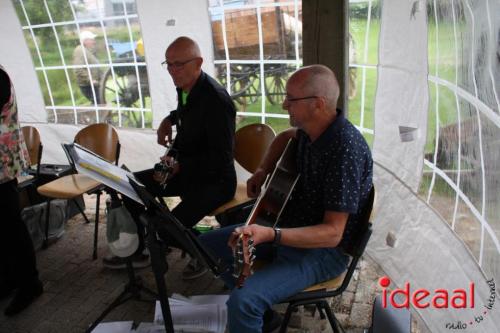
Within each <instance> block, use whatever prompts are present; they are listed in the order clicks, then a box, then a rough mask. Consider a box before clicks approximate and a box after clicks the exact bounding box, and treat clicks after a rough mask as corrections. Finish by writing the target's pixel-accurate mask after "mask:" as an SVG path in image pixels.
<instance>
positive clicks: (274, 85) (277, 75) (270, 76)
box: [264, 65, 288, 105]
mask: <svg viewBox="0 0 500 333" xmlns="http://www.w3.org/2000/svg"><path fill="white" fill-rule="evenodd" d="M287 74H288V69H287V67H286V65H277V66H275V67H274V66H273V67H271V68H269V69H266V74H265V76H266V79H265V81H264V83H265V84H264V85H265V88H266V96H267V100H268V101H269V102H270V103H271V104H273V105H281V104H282V103H283V100H284V99H285V94H286V88H285V85H286V78H287Z"/></svg>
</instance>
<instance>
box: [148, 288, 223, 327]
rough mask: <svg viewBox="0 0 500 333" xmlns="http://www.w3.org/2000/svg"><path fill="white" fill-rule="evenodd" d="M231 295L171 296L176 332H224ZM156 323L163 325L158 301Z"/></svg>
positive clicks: (170, 301) (170, 303)
mask: <svg viewBox="0 0 500 333" xmlns="http://www.w3.org/2000/svg"><path fill="white" fill-rule="evenodd" d="M228 298H229V295H199V296H191V297H189V298H188V297H184V296H182V295H178V294H174V295H172V297H171V298H169V305H170V311H171V313H172V321H173V323H174V330H175V332H193V333H194V332H206V333H224V330H225V328H226V323H227V307H226V301H227V299H228ZM154 324H155V325H157V326H162V325H163V316H162V312H161V306H160V302H159V301H157V302H156V308H155V317H154Z"/></svg>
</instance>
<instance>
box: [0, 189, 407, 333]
mask: <svg viewBox="0 0 500 333" xmlns="http://www.w3.org/2000/svg"><path fill="white" fill-rule="evenodd" d="M104 200H105V198H103V202H102V204H101V207H105V205H104ZM85 201H86V207H87V209H86V214H87V216H88V217H89V219H90V221H92V222H93V219H94V207H95V204H94V202H95V201H93V198H92V197H86V198H85ZM100 220H101V223H100V225H99V246H98V255H99V258H98V259H97V260H92V240H93V232H94V225H93V223H90V224H85V223H84V221H83V218H82V217H81V215H77V216H75V217H74V218H72V219H70V220H69V221H68V222H67V224H66V227H65V233H64V235H63V236H62V237H61V238H60V239H59V240H58V241H56V242H54V243H53V244H51V245H50V246H49V248H48V249H46V250H40V251H38V252H37V262H38V269H39V272H40V278H41V280H42V281H43V283H44V289H45V292H44V293H43V295H42V296H41V297H40V298H39V299H37V300H36V301H35V302H34V303H33V304H32V305H31V306H30V307H29V308H28V309H26V310H25V311H24V312H22V313H21V314H19V315H18V316H16V317H14V318H7V317H5V316H4V315H3V311H2V313H1V314H0V333H31V332H33V333H35V332H36V333H46V332H47V333H49V332H52V333H58V332H61V333H62V332H64V333H67V332H84V331H85V329H86V328H87V327H88V326H89V325H90V324H91V323H92V322H93V321H94V320H95V319H96V318H97V317H98V316H99V314H100V313H101V312H102V311H103V310H104V309H105V308H106V307H107V306H108V305H109V304H110V303H111V302H112V300H114V299H115V298H116V297H117V296H118V295H119V294H120V293H121V292H122V290H123V288H124V286H125V284H126V282H127V274H126V272H125V271H124V270H123V271H121V270H118V271H117V270H110V269H107V268H105V267H103V266H102V263H101V258H102V257H104V256H105V255H106V254H107V245H106V242H105V234H106V226H105V223H104V221H105V212H104V208H103V209H101V211H100ZM187 261H188V259H187V258H182V257H181V254H180V251H178V250H173V251H172V252H171V253H170V254H169V255H168V256H167V262H168V265H169V271H168V273H167V275H166V284H167V289H168V291H169V292H170V293H171V292H176V293H180V294H183V295H186V296H189V295H199V294H220V293H227V291H225V290H224V288H223V284H222V282H221V281H220V280H218V279H216V278H214V277H213V276H212V274H205V275H204V276H203V277H202V278H199V279H197V280H195V281H192V282H186V281H183V280H182V279H181V278H180V276H181V271H182V269H183V268H184V266H185V265H186V264H187ZM136 273H137V275H138V276H140V277H141V278H142V280H143V281H144V284H145V285H146V286H147V287H149V288H150V289H153V290H156V288H155V282H154V276H153V273H152V271H151V268H150V267H149V268H144V269H140V270H137V271H136ZM381 275H383V272H382V271H381V270H380V268H379V267H378V266H377V265H376V264H375V263H374V262H373V261H372V260H370V259H369V258H363V259H362V260H361V263H360V268H359V269H358V271H356V274H355V276H354V279H353V281H351V284H350V286H349V288H348V290H347V291H346V292H344V294H343V295H342V296H341V297H338V298H336V299H334V300H333V301H332V303H333V309H334V312H335V313H336V315H337V317H338V318H339V320H340V321H341V323H342V324H343V326H344V327H345V328H346V329H347V330H346V331H347V332H350V333H361V332H363V329H364V328H367V327H369V326H370V323H371V311H372V310H371V309H372V302H373V299H374V297H375V295H376V294H377V293H379V292H380V290H378V289H377V280H378V278H379V277H380V276H381ZM8 301H9V300H8V299H4V300H2V301H0V308H1V309H4V308H5V307H6V305H7V304H8ZM276 309H277V310H278V311H284V310H285V307H284V306H283V305H278V306H276ZM153 313H154V305H153V303H145V302H139V301H135V300H134V301H128V302H126V303H124V304H123V305H121V306H119V307H118V308H116V309H115V310H114V311H112V312H111V313H110V314H109V315H108V316H107V317H106V318H105V320H104V321H119V320H134V321H137V322H141V321H145V322H150V321H152V320H153ZM412 331H415V330H412ZM288 332H291V333H298V332H318V333H319V332H321V333H329V332H331V329H330V328H329V325H328V323H327V321H326V320H321V319H320V318H319V315H318V313H317V312H316V313H315V314H314V315H313V313H312V311H311V309H308V308H305V309H304V308H302V309H300V310H299V311H298V312H297V313H295V314H294V315H293V317H292V321H291V325H290V328H289V330H288Z"/></svg>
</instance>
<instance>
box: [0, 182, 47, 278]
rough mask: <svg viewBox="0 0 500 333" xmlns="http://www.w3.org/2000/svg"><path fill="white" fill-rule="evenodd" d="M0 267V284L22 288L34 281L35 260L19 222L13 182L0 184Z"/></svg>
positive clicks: (15, 183) (16, 190) (31, 245)
mask: <svg viewBox="0 0 500 333" xmlns="http://www.w3.org/2000/svg"><path fill="white" fill-rule="evenodd" d="M0 198H1V199H0V212H1V213H0V214H1V215H2V218H1V222H0V228H1V230H0V249H1V250H0V263H1V266H2V271H3V272H2V275H3V278H4V282H5V283H7V284H8V285H11V286H13V287H23V286H27V285H30V284H32V283H33V281H34V280H35V279H38V271H37V269H36V256H35V250H34V248H33V242H32V241H31V237H30V235H29V232H28V229H27V228H26V225H25V224H24V222H23V220H22V219H21V206H20V203H19V192H18V189H17V179H13V180H10V181H8V182H6V183H2V184H0Z"/></svg>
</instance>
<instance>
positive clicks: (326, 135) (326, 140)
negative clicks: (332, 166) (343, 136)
mask: <svg viewBox="0 0 500 333" xmlns="http://www.w3.org/2000/svg"><path fill="white" fill-rule="evenodd" d="M346 122H347V120H346V119H345V117H344V112H343V111H342V110H341V109H337V117H336V118H335V120H334V121H333V122H332V123H331V124H330V125H329V126H328V127H327V128H326V129H325V130H324V131H323V133H321V135H320V136H319V137H318V138H317V139H316V140H315V141H314V142H312V143H311V142H310V141H309V142H310V145H311V147H312V148H314V149H319V150H321V149H324V148H326V147H328V146H329V145H330V143H331V142H332V140H333V138H334V137H335V136H337V135H338V133H340V131H341V130H342V128H343V127H344V125H345V123H346ZM308 139H309V138H308Z"/></svg>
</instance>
